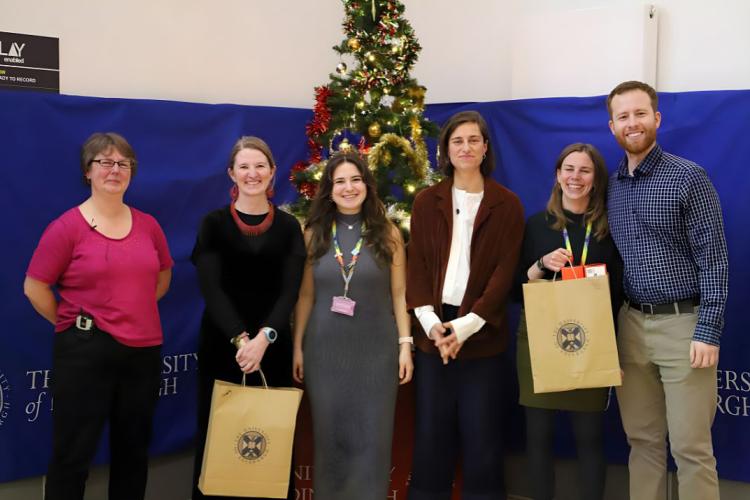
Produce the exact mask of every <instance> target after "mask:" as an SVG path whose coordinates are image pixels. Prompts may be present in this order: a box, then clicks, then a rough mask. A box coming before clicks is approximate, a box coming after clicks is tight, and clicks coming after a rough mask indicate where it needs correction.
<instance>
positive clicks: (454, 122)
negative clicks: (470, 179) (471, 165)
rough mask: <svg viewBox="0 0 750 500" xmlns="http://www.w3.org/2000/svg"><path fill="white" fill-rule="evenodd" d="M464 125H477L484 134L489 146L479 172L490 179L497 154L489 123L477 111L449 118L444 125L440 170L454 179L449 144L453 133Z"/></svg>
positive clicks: (440, 149)
mask: <svg viewBox="0 0 750 500" xmlns="http://www.w3.org/2000/svg"><path fill="white" fill-rule="evenodd" d="M464 123H476V124H477V125H478V126H479V131H480V132H481V133H482V138H483V139H484V143H485V144H486V145H487V153H486V154H485V155H484V158H483V159H482V164H481V165H480V166H479V170H480V171H481V172H482V175H483V176H484V177H489V176H490V174H492V171H493V170H495V153H494V152H493V150H492V143H491V142H490V130H489V127H488V126H487V122H486V121H484V118H482V115H480V114H479V113H477V112H476V111H461V112H459V113H456V114H455V115H453V116H451V117H450V118H448V121H447V122H445V123H444V124H443V128H442V130H441V131H440V139H439V141H438V168H440V171H441V172H443V174H445V175H447V176H448V177H453V165H451V159H450V157H449V156H448V142H449V141H450V138H451V135H453V132H454V131H455V130H456V129H457V128H458V127H459V126H460V125H463V124H464Z"/></svg>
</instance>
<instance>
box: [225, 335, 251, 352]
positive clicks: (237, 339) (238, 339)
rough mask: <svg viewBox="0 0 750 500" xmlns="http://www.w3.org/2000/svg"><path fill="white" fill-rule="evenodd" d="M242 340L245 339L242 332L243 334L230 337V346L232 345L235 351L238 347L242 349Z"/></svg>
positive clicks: (245, 336)
mask: <svg viewBox="0 0 750 500" xmlns="http://www.w3.org/2000/svg"><path fill="white" fill-rule="evenodd" d="M243 339H247V333H244V332H243V333H240V334H239V335H236V336H234V337H232V338H231V339H230V340H229V342H231V343H232V345H233V346H234V347H235V348H236V349H239V348H240V347H242V340H243Z"/></svg>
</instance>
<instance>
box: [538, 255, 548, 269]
mask: <svg viewBox="0 0 750 500" xmlns="http://www.w3.org/2000/svg"><path fill="white" fill-rule="evenodd" d="M542 259H543V257H540V258H539V260H538V261H536V267H538V268H539V270H540V271H546V270H547V268H546V267H544V261H543V260H542Z"/></svg>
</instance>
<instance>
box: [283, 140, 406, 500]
mask: <svg viewBox="0 0 750 500" xmlns="http://www.w3.org/2000/svg"><path fill="white" fill-rule="evenodd" d="M368 178H369V179H371V178H372V175H371V174H370V172H369V170H368V169H367V168H366V166H365V163H364V161H363V160H361V159H360V158H359V157H358V156H356V155H353V154H351V153H348V154H339V155H335V156H333V157H332V158H331V160H330V161H329V165H328V166H327V168H326V171H325V172H324V174H323V179H322V180H321V186H320V187H319V195H318V198H316V200H315V201H314V202H313V206H312V207H311V210H310V214H309V216H308V221H307V224H306V228H307V230H306V235H305V236H306V238H305V239H306V241H307V243H308V255H309V256H310V260H309V262H308V266H307V268H306V270H305V277H304V278H303V285H302V290H301V291H300V299H299V303H298V305H297V309H296V324H295V359H294V361H295V363H294V375H295V378H297V379H298V380H302V379H303V378H304V382H305V386H306V388H307V391H308V396H309V398H310V407H311V410H312V417H313V432H314V444H315V453H314V464H313V466H314V467H313V470H314V476H313V489H314V491H315V496H316V498H320V499H324V500H351V499H355V498H356V499H357V500H367V499H372V500H384V499H385V498H386V497H387V492H388V484H389V480H390V477H389V476H390V466H391V442H392V436H393V426H394V412H395V405H396V392H397V389H398V383H399V379H400V380H401V382H402V383H405V382H408V380H409V379H410V378H411V371H412V364H411V352H410V347H411V343H410V341H411V339H410V337H408V335H409V321H408V316H407V313H406V304H405V299H404V297H403V286H399V283H398V282H399V281H401V282H402V283H401V285H403V282H405V278H404V277H402V278H401V279H399V278H398V275H399V273H401V274H403V273H404V272H405V269H404V267H405V262H404V257H403V243H402V242H401V239H400V235H399V234H398V230H397V229H396V228H395V227H394V226H393V225H392V224H391V223H390V222H388V221H387V219H386V218H385V210H384V209H383V207H382V203H380V201H379V200H377V196H376V194H375V189H374V182H367V181H368ZM368 184H369V186H368ZM370 186H372V189H371V188H370ZM373 208H374V209H375V210H374V212H373V210H372V209H373ZM373 214H374V215H373ZM378 219H380V220H378ZM334 225H335V228H336V230H335V237H334V236H333V235H332V231H331V229H332V226H334ZM363 225H364V226H365V227H366V230H365V231H364V238H363V242H362V244H361V245H359V247H360V248H361V249H360V251H359V254H358V255H357V258H356V263H355V265H354V266H353V270H351V267H350V266H348V264H350V262H351V261H352V251H354V253H355V254H356V253H357V251H356V250H355V249H356V248H357V247H358V241H359V240H360V237H361V236H362V235H363V230H362V227H363ZM373 233H375V234H378V233H379V234H380V235H381V236H380V237H381V238H383V237H384V238H385V240H386V241H378V242H371V241H370V239H371V238H372V237H373V236H374V235H373ZM324 236H328V242H327V243H326V241H325V238H324ZM337 244H338V247H339V248H340V250H341V254H342V255H341V259H340V260H339V259H337V258H336V245H337ZM388 251H390V259H391V261H390V262H388V261H387V260H386V259H387V258H388V256H387V253H386V254H385V255H383V254H384V252H388ZM340 262H342V263H343V264H344V268H343V272H344V274H345V275H347V274H349V275H350V276H351V279H350V284H349V288H348V292H347V294H346V297H347V298H348V299H351V300H353V301H354V302H355V306H354V314H353V315H349V314H345V313H342V312H334V311H332V310H331V308H332V302H333V300H334V297H341V296H344V289H345V280H344V277H343V276H342V267H341V263H340ZM394 285H395V286H394Z"/></svg>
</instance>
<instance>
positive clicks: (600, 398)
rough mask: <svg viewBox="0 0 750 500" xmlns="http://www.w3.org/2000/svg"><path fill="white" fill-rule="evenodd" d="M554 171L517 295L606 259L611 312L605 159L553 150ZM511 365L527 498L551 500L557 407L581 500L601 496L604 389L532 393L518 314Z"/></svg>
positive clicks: (589, 149)
mask: <svg viewBox="0 0 750 500" xmlns="http://www.w3.org/2000/svg"><path fill="white" fill-rule="evenodd" d="M555 176H556V181H555V184H554V186H553V188H552V194H551V196H550V199H549V201H548V202H547V208H546V210H544V211H542V212H540V213H537V214H535V215H533V216H532V217H530V218H529V220H528V221H527V223H526V231H525V234H524V240H523V247H522V249H521V258H520V265H519V272H518V277H517V292H518V294H519V295H520V289H521V284H522V283H525V282H527V281H529V280H535V279H552V278H553V276H554V274H555V273H559V272H560V271H561V270H563V268H565V267H566V266H573V265H575V266H579V267H577V268H575V273H576V275H577V276H579V277H582V276H581V273H583V272H584V269H583V265H584V264H605V265H606V270H607V272H608V273H609V279H610V290H611V293H612V304H613V309H612V310H613V311H617V310H618V308H619V303H620V301H621V296H622V294H621V288H622V284H621V276H622V263H621V260H620V257H619V255H618V253H617V249H616V248H615V245H614V243H613V241H612V238H611V236H610V235H609V230H608V226H607V214H606V208H605V198H606V193H607V177H608V175H607V167H606V165H605V163H604V159H603V158H602V156H601V154H600V153H599V151H597V149H596V148H595V147H594V146H592V145H590V144H581V143H576V144H571V145H569V146H567V147H566V148H565V149H563V150H562V152H561V153H560V155H559V157H558V159H557V162H556V164H555ZM568 270H569V269H568ZM558 278H559V275H558ZM517 367H518V380H519V386H520V403H521V405H522V406H524V407H525V410H526V436H527V437H526V440H527V442H526V452H527V456H528V470H529V477H530V481H529V484H530V486H531V488H532V492H533V494H532V498H534V500H551V499H552V497H553V494H554V473H553V465H554V463H553V454H552V445H553V428H554V418H555V412H556V411H557V410H564V411H567V412H569V415H570V421H571V423H572V425H573V430H574V434H575V438H576V445H577V448H578V458H579V466H580V476H581V479H580V481H579V484H580V485H581V486H580V487H581V492H580V498H582V499H583V500H601V499H602V498H603V495H604V481H605V471H606V463H605V458H604V448H603V439H604V436H603V412H604V410H605V409H606V406H607V393H608V389H607V388H596V389H578V390H572V391H565V392H556V393H543V394H535V393H534V389H533V383H532V375H531V361H530V355H529V341H528V336H527V330H526V319H525V315H524V313H523V311H522V313H521V317H520V323H519V327H518V351H517Z"/></svg>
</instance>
